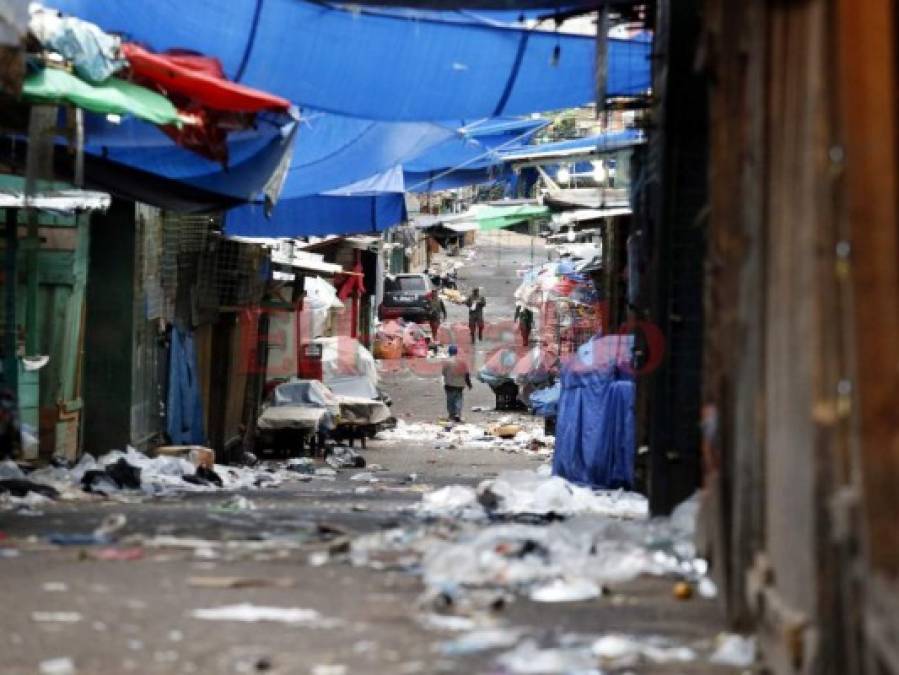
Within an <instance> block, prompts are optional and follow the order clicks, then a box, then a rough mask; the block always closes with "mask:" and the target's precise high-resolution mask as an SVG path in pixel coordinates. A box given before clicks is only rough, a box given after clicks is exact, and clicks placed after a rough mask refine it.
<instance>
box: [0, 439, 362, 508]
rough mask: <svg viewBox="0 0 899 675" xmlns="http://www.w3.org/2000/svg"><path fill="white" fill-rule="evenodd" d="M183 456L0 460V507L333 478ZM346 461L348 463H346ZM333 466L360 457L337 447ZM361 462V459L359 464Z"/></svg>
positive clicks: (207, 454)
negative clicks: (25, 466) (23, 464)
mask: <svg viewBox="0 0 899 675" xmlns="http://www.w3.org/2000/svg"><path fill="white" fill-rule="evenodd" d="M185 450H186V452H185V453H184V456H178V455H167V454H158V455H157V456H155V457H149V456H148V455H146V454H144V453H142V452H139V451H138V450H135V449H134V448H130V447H129V448H128V449H127V450H125V451H122V450H113V451H111V452H109V453H107V454H105V455H102V456H101V457H100V458H99V459H95V458H94V456H93V455H90V454H87V453H86V454H84V455H82V456H81V458H80V459H79V460H78V462H77V463H75V464H66V463H64V462H56V463H55V464H52V465H49V466H46V467H44V468H41V469H37V470H35V471H31V472H30V473H25V471H23V470H22V469H21V468H20V467H19V466H18V465H17V464H16V463H15V462H13V461H11V460H6V461H4V462H0V507H2V506H4V505H5V506H7V507H10V508H19V507H25V508H33V507H36V506H38V505H41V504H46V503H47V502H48V501H49V500H51V499H61V500H64V501H74V500H83V499H87V498H89V495H97V496H100V497H111V496H115V497H132V496H139V497H166V496H171V495H175V494H181V493H186V492H210V491H219V490H242V489H262V488H272V487H277V486H279V485H281V484H282V483H284V482H286V481H305V480H311V479H313V478H322V479H332V478H333V476H334V474H335V473H336V472H335V470H334V469H333V468H329V467H323V468H319V469H316V468H315V467H314V465H313V463H312V461H311V460H309V459H307V458H299V459H296V460H291V461H288V462H287V463H284V464H280V463H260V464H258V465H256V466H253V467H249V466H231V465H222V464H215V463H214V455H213V452H212V451H211V450H209V449H208V448H194V449H190V450H187V449H185ZM348 457H349V459H347V458H348ZM328 459H329V460H330V461H329V462H328V463H329V464H331V466H336V467H337V468H345V467H349V466H358V460H359V459H361V457H359V456H358V455H357V454H356V453H355V451H353V450H352V449H350V448H343V447H341V446H337V447H336V448H335V449H334V450H332V452H331V456H329V458H328ZM363 464H364V460H363Z"/></svg>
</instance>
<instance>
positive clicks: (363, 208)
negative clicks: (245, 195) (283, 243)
mask: <svg viewBox="0 0 899 675" xmlns="http://www.w3.org/2000/svg"><path fill="white" fill-rule="evenodd" d="M405 220H406V200H405V197H404V196H403V194H402V193H384V194H374V195H361V196H335V195H316V196H312V197H297V198H294V199H282V200H281V201H280V202H279V203H278V206H277V207H275V210H274V212H273V213H272V215H271V218H266V217H265V212H264V208H263V206H262V205H261V204H247V205H245V206H239V207H237V208H234V209H231V210H230V211H228V212H227V213H226V214H225V233H226V234H228V235H229V236H244V237H291V238H295V237H307V236H324V235H328V234H365V233H374V232H381V231H383V230H385V229H387V228H388V227H393V226H394V225H398V224H399V223H401V222H403V221H405Z"/></svg>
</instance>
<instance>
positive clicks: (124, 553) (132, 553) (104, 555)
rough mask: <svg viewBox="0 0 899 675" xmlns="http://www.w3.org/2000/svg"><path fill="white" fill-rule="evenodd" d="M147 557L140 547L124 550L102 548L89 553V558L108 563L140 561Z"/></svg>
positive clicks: (128, 547)
mask: <svg viewBox="0 0 899 675" xmlns="http://www.w3.org/2000/svg"><path fill="white" fill-rule="evenodd" d="M145 555H146V552H145V551H144V549H143V548H141V547H139V546H127V547H124V548H114V547H109V548H100V549H96V550H94V551H91V552H89V553H88V557H90V558H93V559H94V560H106V561H131V560H140V559H141V558H143V557H144V556H145Z"/></svg>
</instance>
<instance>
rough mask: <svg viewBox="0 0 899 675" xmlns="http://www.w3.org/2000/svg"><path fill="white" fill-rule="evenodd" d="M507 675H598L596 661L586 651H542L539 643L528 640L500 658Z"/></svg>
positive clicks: (498, 659)
mask: <svg viewBox="0 0 899 675" xmlns="http://www.w3.org/2000/svg"><path fill="white" fill-rule="evenodd" d="M497 663H498V664H499V665H500V666H502V667H503V668H504V669H505V671H506V672H508V673H514V674H515V675H519V674H520V675H543V674H549V673H596V672H598V671H597V669H596V660H595V659H594V657H593V655H592V654H591V653H590V650H589V649H587V648H584V647H551V648H545V649H544V648H541V647H540V645H539V643H538V642H537V641H536V640H533V639H528V640H524V641H523V642H521V643H520V644H519V645H518V646H517V647H515V648H514V649H512V650H510V651H508V652H506V653H504V654H502V655H501V656H500V657H499V658H497Z"/></svg>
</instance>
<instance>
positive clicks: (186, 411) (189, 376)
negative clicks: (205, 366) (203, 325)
mask: <svg viewBox="0 0 899 675" xmlns="http://www.w3.org/2000/svg"><path fill="white" fill-rule="evenodd" d="M166 412H167V419H166V432H167V433H168V435H169V439H170V440H171V442H172V443H174V444H175V445H204V444H205V442H206V434H205V431H204V429H203V403H202V401H201V399H200V382H199V372H198V370H197V353H196V349H195V346H194V338H193V334H192V333H191V332H190V331H185V330H182V329H181V328H173V329H172V341H171V348H170V351H169V395H168V405H167V407H166Z"/></svg>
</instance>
